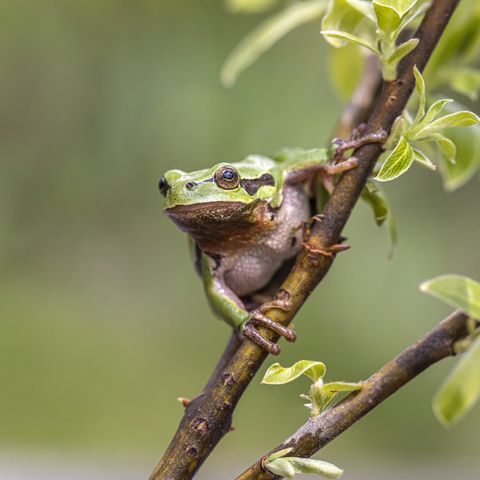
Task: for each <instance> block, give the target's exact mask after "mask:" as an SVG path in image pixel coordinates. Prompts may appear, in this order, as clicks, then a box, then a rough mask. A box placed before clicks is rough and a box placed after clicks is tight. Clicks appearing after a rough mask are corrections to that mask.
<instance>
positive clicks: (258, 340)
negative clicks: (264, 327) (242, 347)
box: [242, 322, 280, 355]
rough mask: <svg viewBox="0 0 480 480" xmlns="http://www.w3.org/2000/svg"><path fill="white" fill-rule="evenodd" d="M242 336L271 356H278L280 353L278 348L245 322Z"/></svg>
mask: <svg viewBox="0 0 480 480" xmlns="http://www.w3.org/2000/svg"><path fill="white" fill-rule="evenodd" d="M242 334H243V336H244V337H246V338H248V339H249V340H250V341H251V342H253V343H254V344H255V345H258V346H259V347H261V348H263V349H264V350H266V351H267V352H268V353H271V354H272V355H278V354H279V353H280V347H279V346H278V345H277V344H276V343H273V342H271V341H270V340H267V339H266V338H265V337H263V336H262V335H260V333H259V332H258V330H257V329H256V328H255V326H254V325H253V324H252V323H251V322H247V323H246V324H245V326H244V327H243V331H242Z"/></svg>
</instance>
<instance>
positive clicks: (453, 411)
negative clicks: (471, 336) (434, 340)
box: [433, 337, 480, 427]
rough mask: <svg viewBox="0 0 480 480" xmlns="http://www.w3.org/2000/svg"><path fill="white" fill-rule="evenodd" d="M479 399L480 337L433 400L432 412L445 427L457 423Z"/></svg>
mask: <svg viewBox="0 0 480 480" xmlns="http://www.w3.org/2000/svg"><path fill="white" fill-rule="evenodd" d="M479 397H480V337H477V338H476V339H475V340H474V342H473V344H472V345H471V346H470V348H469V349H468V350H467V352H466V353H464V354H463V355H462V357H461V358H460V360H459V362H458V363H457V365H456V366H455V368H454V369H453V370H452V372H451V373H450V375H449V376H448V378H447V379H446V381H445V383H444V384H443V385H442V386H441V387H440V390H439V392H438V393H437V394H436V395H435V398H434V399H433V411H434V412H435V415H436V416H437V418H438V419H439V420H440V422H441V423H443V424H444V425H445V426H447V427H448V426H450V425H453V424H454V423H456V422H458V421H459V420H460V419H461V418H462V417H464V416H465V414H466V413H467V412H468V411H469V410H470V409H471V408H472V407H473V405H474V404H475V402H477V401H478V398H479Z"/></svg>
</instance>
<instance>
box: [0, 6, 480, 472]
mask: <svg viewBox="0 0 480 480" xmlns="http://www.w3.org/2000/svg"><path fill="white" fill-rule="evenodd" d="M0 10H1V12H2V15H1V16H2V19H3V21H2V27H1V28H0V105H1V107H0V125H1V129H2V134H1V137H0V158H1V159H0V317H1V323H0V378H1V387H0V388H1V391H0V478H1V479H8V480H10V479H17V478H18V479H22V480H24V479H29V478H36V479H38V478H49V479H52V478H62V479H73V478H82V479H85V478H92V479H93V478H95V479H96V478H99V479H100V478H102V479H110V478H112V479H113V478H115V479H118V478H145V477H146V476H147V474H148V473H149V472H150V470H151V468H152V467H153V465H154V464H155V463H156V461H157V460H158V458H159V456H160V454H161V453H162V451H163V450H164V449H165V448H166V446H167V444H168V441H169V439H170V437H171V436H172V434H173V433H174V431H175V429H176V426H177V424H178V421H179V420H180V418H181V415H182V408H181V406H180V404H179V403H177V401H176V397H178V396H185V397H193V396H195V395H197V394H198V393H199V392H200V391H201V389H202V386H203V384H204V382H205V381H206V379H207V377H208V375H209V373H210V371H211V369H212V368H213V365H214V363H215V360H216V358H217V357H218V356H219V354H220V352H221V350H222V348H223V346H224V344H225V342H226V340H227V338H228V336H229V329H228V327H227V326H226V325H224V324H223V323H222V322H219V321H217V320H216V319H214V318H213V317H212V315H211V314H210V312H209V310H208V307H207V303H206V300H205V298H204V295H203V292H202V288H201V284H200V282H199V280H198V278H197V277H196V276H195V273H194V270H193V268H192V265H191V261H190V257H189V254H188V250H187V245H186V238H185V237H184V234H182V233H181V232H180V231H178V230H177V229H176V228H175V226H174V225H173V224H172V223H170V222H169V221H168V220H167V218H166V217H164V216H163V215H162V198H161V196H160V195H159V193H158V190H157V182H158V179H159V177H160V176H161V174H162V172H163V171H164V170H166V169H169V168H182V169H185V170H189V169H195V168H202V167H205V166H209V165H210V164H212V163H214V162H218V161H236V160H239V159H241V158H242V157H243V156H245V155H246V154H248V153H252V152H255V153H264V154H268V153H270V152H273V151H276V150H277V149H279V148H281V147H283V146H321V145H324V144H325V142H326V140H327V139H328V136H329V133H330V132H331V130H332V128H333V126H334V123H335V119H336V118H337V117H338V115H339V112H340V111H341V107H342V105H341V102H340V101H339V100H337V99H336V96H335V94H334V91H333V89H332V87H331V86H330V83H329V81H328V65H327V56H326V47H325V45H324V43H323V41H322V40H321V38H320V36H319V34H318V26H317V25H312V26H307V27H305V28H302V29H300V30H298V31H296V32H294V33H293V34H291V35H289V36H288V38H286V39H284V40H283V41H281V42H280V44H279V45H277V46H276V47H275V48H274V49H273V50H272V51H271V52H269V53H268V54H267V55H266V56H265V57H264V58H263V59H262V61H261V62H260V63H258V64H257V65H255V66H254V68H252V69H250V70H249V71H248V72H247V73H246V74H245V75H244V76H242V77H241V79H240V81H239V82H238V84H237V85H236V86H235V88H233V89H231V90H226V89H224V88H223V87H222V86H221V85H220V83H219V79H218V78H219V70H220V67H221V64H222V62H223V60H224V59H225V57H226V55H227V54H228V53H229V51H230V50H231V49H232V47H233V46H234V45H235V44H236V42H237V41H238V40H239V39H240V38H241V37H242V36H243V35H244V34H245V33H246V32H247V31H249V30H250V29H251V28H252V27H253V26H254V25H255V24H257V23H258V21H259V19H261V18H262V17H261V16H234V15H230V14H228V13H227V12H225V10H224V9H223V8H222V2H221V1H220V0H216V1H214V0H202V1H201V2H199V1H195V0H162V1H153V0H151V1H148V0H138V1H136V2H131V1H129V0H123V1H121V0H95V1H93V0H82V1H80V2H73V1H58V0H57V1H55V0H50V1H48V0H45V1H37V0H23V1H22V2H18V1H15V0H2V1H1V2H0ZM477 111H478V110H477ZM387 188H388V193H389V195H390V196H391V201H392V205H393V209H394V211H395V214H396V217H397V221H398V225H399V233H400V240H399V247H398V251H397V254H396V256H395V258H394V259H393V260H391V261H389V260H388V258H387V256H388V249H389V247H388V243H387V237H386V233H385V231H384V230H382V229H379V228H377V227H376V226H375V225H374V222H373V220H372V218H371V215H370V212H369V211H368V210H367V208H366V207H365V206H363V205H359V206H358V207H357V208H356V209H355V211H354V214H353V217H352V220H351V222H350V223H349V225H348V227H347V229H346V236H347V237H348V238H349V242H350V243H351V244H352V245H353V248H352V249H351V250H350V251H349V252H347V253H344V254H342V255H340V256H339V257H338V259H337V261H336V262H335V265H334V267H333V268H332V270H331V273H330V274H329V275H328V277H327V278H326V279H325V281H324V282H323V283H322V285H321V287H320V288H319V289H318V290H317V291H316V292H315V293H314V294H313V295H312V297H311V298H310V299H309V301H308V303H307V304H306V305H305V307H304V308H303V309H302V311H301V313H300V314H299V316H298V319H297V321H296V326H297V330H298V333H299V340H298V341H297V343H295V344H294V345H289V346H288V347H287V346H286V345H285V344H284V345H283V352H282V354H281V356H280V358H279V361H280V362H281V363H282V364H290V363H292V362H294V361H296V360H298V359H300V358H307V359H319V360H322V361H324V362H326V364H327V366H328V378H329V379H331V380H334V379H344V380H349V381H354V380H359V379H363V378H365V377H367V376H368V375H370V374H371V373H372V372H373V371H374V370H375V369H377V368H378V367H380V366H381V365H382V364H384V363H385V362H386V361H388V360H389V359H390V358H392V357H393V356H394V355H396V354H397V353H398V352H400V351H401V350H402V349H403V348H404V347H406V346H407V345H408V344H410V343H411V342H412V341H414V340H415V339H416V338H417V337H418V336H420V335H421V334H422V333H423V332H425V331H426V330H428V329H429V328H430V327H432V326H433V325H434V324H435V323H436V322H437V320H439V319H440V318H441V317H442V316H444V315H445V314H447V313H448V312H449V308H448V307H445V306H444V305H442V304H441V303H439V302H437V301H436V300H434V299H432V298H429V297H427V296H425V295H423V294H421V293H420V292H419V291H418V284H419V283H420V282H421V281H422V280H425V279H428V278H431V277H433V276H435V275H438V274H442V273H447V272H452V273H462V274H466V275H470V276H472V277H474V278H477V279H478V278H480V255H479V245H480V226H479V221H478V220H479V215H478V206H479V202H480V186H479V183H478V181H477V180H476V179H475V180H473V181H472V182H470V183H469V184H468V185H467V186H466V187H465V188H463V189H461V190H459V191H457V192H455V193H452V194H446V193H445V192H444V190H443V187H442V184H441V180H440V178H439V176H438V175H435V174H432V173H431V172H428V171H424V170H422V169H421V168H414V169H412V171H411V172H409V173H408V174H407V175H405V176H404V177H402V178H401V179H400V180H399V181H397V182H394V183H392V184H391V185H388V187H387ZM271 363H272V359H270V360H269V361H267V362H266V365H265V366H264V369H265V368H266V367H267V366H268V365H269V364H271ZM453 364H454V361H445V362H443V364H441V365H438V366H435V367H434V368H432V369H430V370H429V371H428V372H426V373H425V374H423V375H422V376H421V377H420V378H418V379H417V380H415V381H414V382H412V383H411V384H410V385H409V386H408V387H406V388H404V389H403V390H402V391H400V392H399V393H398V394H397V395H395V396H394V397H393V398H392V399H391V400H389V401H388V402H385V403H384V404H383V405H381V406H380V407H379V408H377V409H376V410H375V411H374V412H373V413H371V414H370V415H368V416H367V417H366V418H364V419H363V420H362V421H361V422H359V423H358V424H357V425H356V426H354V427H353V428H351V429H350V430H349V431H348V432H347V433H346V434H344V435H342V437H341V438H339V439H338V440H337V441H335V442H334V443H332V444H331V445H330V446H328V447H327V448H326V449H324V450H323V451H322V453H321V458H323V459H326V460H329V461H332V462H334V463H337V464H339V465H341V466H342V467H344V468H345V469H346V470H347V473H346V476H345V478H347V479H353V478H376V477H377V476H378V477H379V478H380V477H382V478H383V477H384V476H385V475H388V476H389V477H390V476H393V475H395V474H398V475H399V476H400V478H405V477H406V476H407V475H408V476H410V477H412V476H413V477H414V478H436V479H443V478H445V479H447V478H476V477H475V473H474V472H477V473H478V472H479V471H480V459H479V456H478V440H479V431H480V409H479V408H478V407H477V408H475V409H474V411H473V412H472V413H471V414H470V416H469V417H468V419H467V420H466V421H464V422H462V423H461V424H459V425H458V426H457V427H455V428H453V429H451V430H450V431H447V430H445V429H443V428H442V427H441V426H440V425H439V423H438V422H437V421H436V419H435V418H434V415H433V413H432V411H431V405H430V402H431V398H432V396H433V394H434V393H435V391H436V389H437V387H438V386H439V384H440V382H441V380H442V378H444V376H445V375H446V373H447V372H448V370H449V369H450V368H451V367H452V365H453ZM264 369H263V370H262V372H261V373H260V375H261V374H263V371H264ZM260 375H259V376H258V377H257V378H255V379H254V381H253V382H252V385H251V388H249V390H248V391H247V393H246V394H245V395H244V397H243V399H242V401H241V403H240V405H239V407H238V409H237V412H236V415H235V419H234V424H235V431H234V432H232V433H230V434H228V435H227V436H226V437H225V439H224V440H223V442H222V443H221V445H220V446H219V447H218V449H217V450H216V451H215V453H214V454H213V455H212V456H211V458H210V459H209V461H208V463H207V464H206V465H205V466H204V468H203V470H202V471H201V473H200V474H199V477H198V478H201V479H202V478H203V479H213V478H233V476H234V474H235V473H239V471H240V469H241V467H242V466H246V465H247V464H248V463H250V462H251V461H253V460H254V459H255V458H256V457H258V456H259V455H261V454H263V452H265V451H267V450H268V449H269V448H270V447H272V446H274V445H275V444H277V443H278V442H279V441H280V440H281V439H283V438H284V437H285V436H287V435H288V434H289V433H290V432H292V431H293V430H294V429H295V428H296V427H297V426H299V425H300V424H301V423H302V422H303V421H304V420H305V418H306V416H307V414H308V413H307V410H306V409H305V408H304V407H303V406H302V401H301V399H299V398H298V394H300V393H302V392H304V391H306V389H307V385H308V384H307V383H306V382H305V383H304V384H303V385H302V382H298V383H295V384H292V385H291V386H284V387H268V386H262V385H260V378H261V376H260ZM266 412H267V414H266ZM453 472H454V473H453Z"/></svg>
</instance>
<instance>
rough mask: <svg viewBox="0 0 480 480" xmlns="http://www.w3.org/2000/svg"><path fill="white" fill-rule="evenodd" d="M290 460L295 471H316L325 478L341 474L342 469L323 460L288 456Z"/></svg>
mask: <svg viewBox="0 0 480 480" xmlns="http://www.w3.org/2000/svg"><path fill="white" fill-rule="evenodd" d="M290 462H291V463H292V465H293V468H294V469H295V472H296V473H316V474H317V475H321V476H322V477H325V478H340V477H341V476H342V475H343V470H341V469H340V468H338V467H337V466H335V465H333V464H331V463H328V462H324V461H323V460H315V459H313V458H298V457H290Z"/></svg>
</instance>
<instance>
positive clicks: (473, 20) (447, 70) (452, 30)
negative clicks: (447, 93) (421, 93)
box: [425, 1, 480, 100]
mask: <svg viewBox="0 0 480 480" xmlns="http://www.w3.org/2000/svg"><path fill="white" fill-rule="evenodd" d="M479 25H480V3H479V2H474V1H466V2H460V4H459V6H458V8H457V10H456V12H455V15H454V16H453V17H452V19H451V20H450V22H449V25H448V27H447V29H446V30H445V32H444V34H443V35H442V38H441V40H440V42H439V44H438V45H437V47H436V48H435V51H434V53H433V55H432V57H431V59H430V60H429V62H428V66H427V68H426V71H425V77H426V78H427V81H428V83H429V85H430V88H431V89H432V91H433V90H438V89H441V88H445V87H449V88H451V89H453V90H455V91H456V92H458V93H460V94H462V95H465V96H467V97H468V98H470V99H471V100H476V99H477V98H478V93H479V91H480V69H479V57H478V50H479V48H480V28H479Z"/></svg>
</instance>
